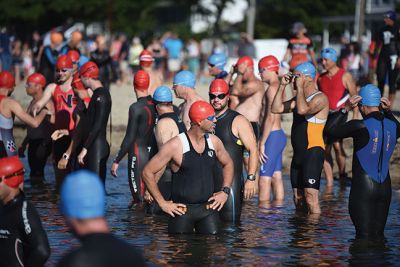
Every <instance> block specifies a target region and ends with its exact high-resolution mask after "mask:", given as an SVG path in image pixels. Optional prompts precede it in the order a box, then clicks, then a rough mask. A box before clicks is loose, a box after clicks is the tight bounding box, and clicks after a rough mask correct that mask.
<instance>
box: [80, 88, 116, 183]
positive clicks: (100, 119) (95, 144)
mask: <svg viewBox="0 0 400 267" xmlns="http://www.w3.org/2000/svg"><path fill="white" fill-rule="evenodd" d="M110 111H111V95H110V92H109V91H108V90H107V89H105V88H103V87H100V88H97V89H96V90H94V92H93V95H92V98H91V99H90V102H89V107H88V110H87V114H86V121H87V127H89V129H90V132H89V135H88V137H87V138H86V140H85V141H84V143H83V147H84V148H86V149H87V154H86V157H85V158H84V162H85V168H86V169H88V170H91V171H93V172H94V173H97V174H98V175H99V176H100V178H101V179H102V180H103V182H104V183H105V181H106V170H107V168H106V164H107V159H108V156H109V155H110V145H109V144H108V142H107V138H106V137H107V136H106V135H107V122H108V117H109V116H110Z"/></svg>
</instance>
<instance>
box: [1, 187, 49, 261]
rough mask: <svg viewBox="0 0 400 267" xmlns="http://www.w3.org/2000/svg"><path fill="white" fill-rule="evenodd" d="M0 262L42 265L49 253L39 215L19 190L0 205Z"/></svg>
mask: <svg viewBox="0 0 400 267" xmlns="http://www.w3.org/2000/svg"><path fill="white" fill-rule="evenodd" d="M0 248H1V249H0V258H1V260H0V265H1V266H7V267H21V266H44V264H45V262H46V261H47V259H48V257H49V256H50V246H49V242H48V240H47V235H46V232H45V230H44V229H43V227H42V223H41V221H40V217H39V214H38V213H37V211H36V209H35V207H34V206H33V205H32V204H31V202H30V201H28V200H26V199H25V196H24V194H23V193H22V192H20V194H19V195H18V196H16V197H15V198H14V199H12V200H10V201H9V202H8V203H7V204H5V205H0Z"/></svg>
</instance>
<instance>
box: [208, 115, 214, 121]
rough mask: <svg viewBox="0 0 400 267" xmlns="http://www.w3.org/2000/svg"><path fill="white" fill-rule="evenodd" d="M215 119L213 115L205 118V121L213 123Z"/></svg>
mask: <svg viewBox="0 0 400 267" xmlns="http://www.w3.org/2000/svg"><path fill="white" fill-rule="evenodd" d="M215 118H216V116H215V115H212V116H208V117H207V120H209V121H214V120H215Z"/></svg>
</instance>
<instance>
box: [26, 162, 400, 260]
mask: <svg viewBox="0 0 400 267" xmlns="http://www.w3.org/2000/svg"><path fill="white" fill-rule="evenodd" d="M25 163H26V162H25ZM121 165H122V166H121V170H125V169H126V161H122V162H121ZM26 166H27V165H26ZM46 171H47V173H48V174H49V175H47V180H46V184H45V185H37V186H29V183H27V186H26V193H27V195H28V197H30V198H31V199H32V201H33V202H34V204H35V206H36V207H37V209H38V211H39V213H40V215H41V216H42V221H43V224H44V227H45V229H46V230H47V234H48V236H49V239H50V245H51V249H52V251H51V253H52V254H51V257H50V259H49V261H48V264H47V266H54V264H55V263H56V262H57V261H58V260H59V258H60V257H61V256H62V255H63V254H65V253H66V252H67V251H69V250H70V249H71V248H72V247H74V246H78V245H79V242H78V241H77V240H76V239H75V238H74V237H73V235H72V234H71V233H70V232H69V230H68V227H67V226H66V225H65V222H64V220H63V218H62V216H61V215H60V213H59V209H58V195H57V194H56V193H55V182H54V179H51V178H49V177H52V175H51V173H52V168H51V166H50V165H48V166H46ZM122 173H123V172H121V177H119V178H113V177H111V176H109V177H107V184H106V186H107V221H108V222H109V225H110V227H111V230H112V232H113V233H114V234H116V235H117V236H119V237H121V238H123V239H124V240H127V241H128V242H130V243H132V244H134V245H135V246H137V247H138V248H139V249H141V250H142V251H143V253H144V255H145V258H146V259H147V261H148V263H149V264H151V265H160V266H169V265H189V266H199V265H201V266H207V265H220V266H226V265H261V266H282V265H285V266H298V265H302V266H316V265H338V266H345V265H349V264H350V265H359V266H368V265H370V266H379V265H381V266H382V265H386V266H387V265H398V262H399V260H400V256H399V255H400V230H399V227H398V222H399V221H400V204H399V200H400V192H396V191H394V192H393V197H392V205H391V207H390V211H389V218H388V222H387V227H386V231H385V235H386V237H387V240H385V241H384V242H383V243H381V244H377V243H374V244H373V245H374V246H367V247H365V246H364V244H363V243H362V242H358V241H357V242H356V240H354V236H355V230H354V227H353V225H352V223H351V220H350V217H349V215H348V209H347V206H348V195H349V191H350V190H349V187H348V186H347V187H346V186H342V187H340V186H339V182H338V181H337V182H335V186H334V187H333V188H330V189H328V190H326V188H325V184H324V183H322V185H321V193H320V199H321V210H322V214H321V215H320V216H309V215H307V214H304V213H296V211H295V209H294V205H293V200H292V193H291V188H290V181H289V179H288V178H287V177H286V178H285V183H284V184H285V190H286V192H287V194H286V197H285V200H284V201H281V202H268V203H258V202H257V201H256V200H255V199H253V200H251V201H246V202H245V203H244V205H243V212H242V219H241V222H240V223H238V224H236V225H232V224H225V225H224V226H223V230H222V231H221V234H219V235H218V236H203V235H168V233H167V221H168V218H167V217H166V216H162V215H158V216H148V215H146V214H145V212H144V208H143V207H142V206H140V205H135V206H133V207H129V204H130V202H131V195H130V190H129V186H128V182H127V179H126V177H124V175H122ZM360 244H361V245H360Z"/></svg>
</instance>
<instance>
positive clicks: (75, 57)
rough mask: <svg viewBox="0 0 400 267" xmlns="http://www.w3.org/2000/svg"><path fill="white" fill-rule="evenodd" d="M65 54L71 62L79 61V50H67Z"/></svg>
mask: <svg viewBox="0 0 400 267" xmlns="http://www.w3.org/2000/svg"><path fill="white" fill-rule="evenodd" d="M67 56H69V58H70V59H71V60H72V63H75V64H76V63H78V62H79V58H80V57H81V55H80V54H79V52H78V51H76V50H69V51H68V53H67Z"/></svg>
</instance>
